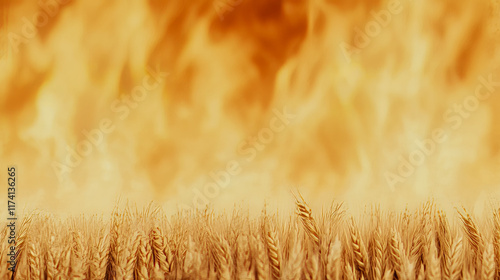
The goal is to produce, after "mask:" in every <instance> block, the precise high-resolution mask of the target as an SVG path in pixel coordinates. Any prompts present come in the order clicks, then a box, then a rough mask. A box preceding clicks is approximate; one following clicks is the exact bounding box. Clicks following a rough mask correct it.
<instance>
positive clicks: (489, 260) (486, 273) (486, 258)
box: [481, 244, 495, 280]
mask: <svg viewBox="0 0 500 280" xmlns="http://www.w3.org/2000/svg"><path fill="white" fill-rule="evenodd" d="M494 278H495V252H494V249H493V244H488V246H486V250H484V252H483V267H482V269H481V279H483V280H493V279H494Z"/></svg>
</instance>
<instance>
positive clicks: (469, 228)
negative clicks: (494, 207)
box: [458, 208, 484, 257]
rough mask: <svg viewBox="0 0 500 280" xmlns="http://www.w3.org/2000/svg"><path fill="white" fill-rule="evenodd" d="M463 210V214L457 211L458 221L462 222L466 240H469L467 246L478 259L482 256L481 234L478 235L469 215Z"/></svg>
mask: <svg viewBox="0 0 500 280" xmlns="http://www.w3.org/2000/svg"><path fill="white" fill-rule="evenodd" d="M463 210H464V213H465V214H463V213H462V212H460V211H458V214H459V215H460V219H461V220H462V222H463V225H464V230H465V233H466V236H467V239H468V240H469V244H470V245H471V246H472V249H473V250H474V253H475V256H477V257H480V256H482V252H483V248H484V244H483V238H482V237H481V234H480V233H479V230H478V228H477V226H476V224H475V223H474V221H473V220H472V218H471V217H470V215H469V213H467V210H465V208H464V209H463Z"/></svg>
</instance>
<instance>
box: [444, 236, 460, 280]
mask: <svg viewBox="0 0 500 280" xmlns="http://www.w3.org/2000/svg"><path fill="white" fill-rule="evenodd" d="M444 272H445V273H444V275H445V277H448V278H445V279H449V280H457V279H459V278H460V276H461V272H462V238H461V237H459V236H457V237H455V238H454V240H453V242H452V245H451V248H450V254H449V255H448V260H447V261H446V267H445V269H444Z"/></svg>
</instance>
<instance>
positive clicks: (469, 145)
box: [0, 0, 500, 213]
mask: <svg viewBox="0 0 500 280" xmlns="http://www.w3.org/2000/svg"><path fill="white" fill-rule="evenodd" d="M0 5H1V8H2V15H3V18H4V22H3V23H2V26H1V28H2V29H1V33H2V40H1V41H2V44H3V48H2V54H1V60H0V69H1V71H0V106H1V107H0V108H1V109H0V132H1V136H2V137H1V143H2V145H1V146H0V158H1V160H2V163H3V165H2V166H3V167H6V166H7V165H8V164H13V165H15V166H17V168H18V177H19V187H18V192H19V193H18V196H17V197H18V200H19V201H20V203H22V204H24V205H28V207H30V208H35V207H38V208H42V209H49V210H52V211H61V212H63V211H64V212H74V213H76V212H81V211H89V212H100V211H108V210H109V209H110V208H111V207H113V205H114V203H115V201H116V199H117V197H119V196H120V197H122V198H128V199H129V200H130V201H132V202H138V203H144V202H146V201H150V200H156V201H158V202H160V203H163V204H164V205H165V206H166V208H168V209H176V208H177V207H181V208H182V207H184V208H187V207H195V206H201V207H203V205H205V204H206V203H211V204H213V205H215V206H216V207H225V206H232V205H233V203H239V202H241V201H242V200H244V201H246V202H247V203H249V204H250V205H261V204H262V202H263V201H264V200H267V201H268V202H270V203H281V202H282V201H289V200H291V196H290V190H296V189H299V190H300V191H301V192H302V193H303V194H304V195H305V196H306V197H307V198H308V199H309V200H310V201H318V202H324V201H328V200H331V199H334V198H335V199H337V200H345V201H347V202H348V203H358V202H359V203H371V202H380V203H381V204H383V205H392V204H403V205H404V204H405V203H407V202H410V201H416V200H421V199H426V198H427V197H428V196H431V195H432V196H435V197H438V198H445V199H448V200H453V201H456V202H460V203H466V204H467V203H476V202H477V201H484V200H485V198H488V199H489V198H491V197H495V196H496V197H498V190H499V187H500V97H499V96H500V73H499V69H498V67H497V66H498V65H499V62H500V60H499V59H498V58H499V57H500V56H499V55H498V53H499V48H498V46H499V44H498V38H500V37H499V32H498V28H499V24H498V19H499V12H498V11H499V8H498V1H496V0H495V1H489V2H488V1H472V0H471V1H456V0H444V1H427V0H422V1H410V0H400V1H398V0H393V1H367V0H365V1H361V0H360V1H355V0H354V1H353V0H339V1H328V0H315V1H288V0H283V1H278V0H276V1H265V0H251V1H250V0H213V1H162V0H150V1H139V0H137V1H121V0H112V1H83V0H82V1H77V0H73V1H68V0H41V1H16V2H15V3H12V1H7V0H3V1H0ZM2 173H5V174H3V175H2V178H4V177H3V176H6V173H7V172H6V171H2ZM1 203H4V200H2V202H1ZM2 205H3V204H0V206H1V207H3V206H2Z"/></svg>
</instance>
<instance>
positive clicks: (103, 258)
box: [91, 233, 109, 279]
mask: <svg viewBox="0 0 500 280" xmlns="http://www.w3.org/2000/svg"><path fill="white" fill-rule="evenodd" d="M108 255H109V235H108V234H107V233H106V234H103V235H102V236H101V237H100V238H99V241H98V243H97V244H96V247H95V248H94V252H93V254H92V263H91V278H92V279H104V278H105V277H106V267H107V265H108Z"/></svg>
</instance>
